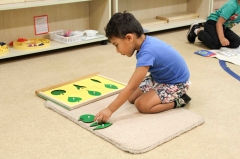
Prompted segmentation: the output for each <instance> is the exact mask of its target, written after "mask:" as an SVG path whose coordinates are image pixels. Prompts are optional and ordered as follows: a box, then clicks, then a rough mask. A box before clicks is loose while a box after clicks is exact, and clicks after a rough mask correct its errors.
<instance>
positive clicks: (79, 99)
mask: <svg viewBox="0 0 240 159" xmlns="http://www.w3.org/2000/svg"><path fill="white" fill-rule="evenodd" d="M81 100H82V98H79V97H68V101H69V102H72V103H74V102H80V101H81Z"/></svg>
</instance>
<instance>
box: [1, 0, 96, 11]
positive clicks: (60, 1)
mask: <svg viewBox="0 0 240 159" xmlns="http://www.w3.org/2000/svg"><path fill="white" fill-rule="evenodd" d="M84 1H91V0H66V1H63V0H48V1H33V2H19V3H8V4H0V10H12V9H22V8H31V7H41V6H49V5H57V4H67V3H75V2H84Z"/></svg>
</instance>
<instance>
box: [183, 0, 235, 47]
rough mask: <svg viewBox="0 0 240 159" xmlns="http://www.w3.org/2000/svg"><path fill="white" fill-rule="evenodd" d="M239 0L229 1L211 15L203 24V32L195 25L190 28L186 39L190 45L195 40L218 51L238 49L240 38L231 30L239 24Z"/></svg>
mask: <svg viewBox="0 0 240 159" xmlns="http://www.w3.org/2000/svg"><path fill="white" fill-rule="evenodd" d="M239 3H240V0H229V1H228V2H226V3H225V4H224V5H223V6H222V7H221V8H220V9H218V10H217V11H215V12H214V13H211V14H210V16H209V17H208V18H207V21H206V23H205V24H204V30H201V29H200V26H199V25H198V24H197V23H194V24H192V25H191V26H190V29H189V31H188V33H187V39H188V41H189V42H190V43H194V42H195V38H196V37H197V36H198V39H199V40H200V41H202V42H203V43H204V44H205V45H206V46H207V47H209V48H210V49H220V48H221V47H222V46H225V47H229V48H238V47H239V45H240V38H239V36H238V35H237V34H235V33H234V32H233V31H232V30H231V28H232V27H233V26H235V25H236V24H238V23H239V22H240V16H239V15H240V4H239Z"/></svg>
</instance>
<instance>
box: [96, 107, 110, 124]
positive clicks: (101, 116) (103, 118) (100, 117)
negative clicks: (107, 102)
mask: <svg viewBox="0 0 240 159" xmlns="http://www.w3.org/2000/svg"><path fill="white" fill-rule="evenodd" d="M111 115H112V111H111V110H110V109H109V108H108V107H107V108H105V109H103V110H101V111H100V112H99V113H98V114H97V115H95V118H94V121H96V122H98V123H105V122H107V121H108V119H109V118H110V117H111Z"/></svg>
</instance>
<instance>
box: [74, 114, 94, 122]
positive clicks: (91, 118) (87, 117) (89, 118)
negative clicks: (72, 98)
mask: <svg viewBox="0 0 240 159" xmlns="http://www.w3.org/2000/svg"><path fill="white" fill-rule="evenodd" d="M94 118H95V116H94V115H92V114H83V115H81V116H80V117H79V119H78V121H80V120H81V121H82V122H84V123H92V122H94Z"/></svg>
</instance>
